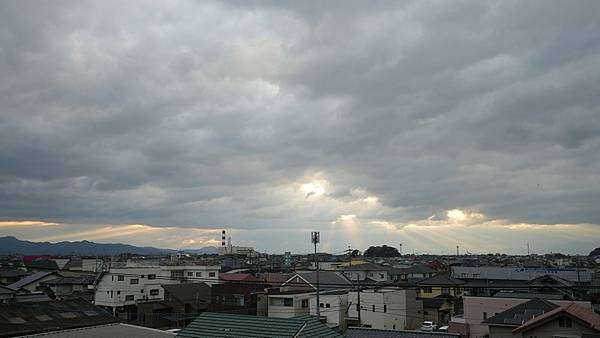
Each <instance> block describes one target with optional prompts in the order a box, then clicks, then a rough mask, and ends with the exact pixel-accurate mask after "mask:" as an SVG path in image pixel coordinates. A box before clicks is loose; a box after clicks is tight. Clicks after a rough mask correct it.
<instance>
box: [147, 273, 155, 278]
mask: <svg viewBox="0 0 600 338" xmlns="http://www.w3.org/2000/svg"><path fill="white" fill-rule="evenodd" d="M148 279H156V275H155V274H151V275H148Z"/></svg>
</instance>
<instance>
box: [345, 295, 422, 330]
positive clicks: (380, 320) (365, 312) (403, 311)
mask: <svg viewBox="0 0 600 338" xmlns="http://www.w3.org/2000/svg"><path fill="white" fill-rule="evenodd" d="M348 302H349V304H350V306H349V309H348V317H351V318H358V311H357V305H358V294H357V292H356V291H351V292H350V293H349V294H348ZM360 303H361V312H360V315H361V323H362V324H363V325H367V326H370V327H372V328H375V329H385V330H411V329H415V328H417V326H418V325H420V324H421V322H422V319H423V315H422V312H421V308H420V307H419V306H418V304H417V300H416V293H415V291H414V290H400V289H392V288H389V289H378V290H365V291H362V292H361V293H360Z"/></svg>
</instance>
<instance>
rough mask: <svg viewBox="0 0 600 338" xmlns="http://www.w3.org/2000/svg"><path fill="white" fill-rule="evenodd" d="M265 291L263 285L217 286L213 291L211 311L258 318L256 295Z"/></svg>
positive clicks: (232, 284)
mask: <svg viewBox="0 0 600 338" xmlns="http://www.w3.org/2000/svg"><path fill="white" fill-rule="evenodd" d="M264 289H265V286H264V285H261V284H240V283H223V284H215V285H213V286H212V290H211V301H210V311H215V312H231V313H236V314H247V315H254V316H256V312H257V295H256V293H257V292H261V291H264Z"/></svg>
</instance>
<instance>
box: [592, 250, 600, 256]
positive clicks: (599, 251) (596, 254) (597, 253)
mask: <svg viewBox="0 0 600 338" xmlns="http://www.w3.org/2000/svg"><path fill="white" fill-rule="evenodd" d="M594 256H600V248H596V249H594V250H593V251H592V252H590V257H594Z"/></svg>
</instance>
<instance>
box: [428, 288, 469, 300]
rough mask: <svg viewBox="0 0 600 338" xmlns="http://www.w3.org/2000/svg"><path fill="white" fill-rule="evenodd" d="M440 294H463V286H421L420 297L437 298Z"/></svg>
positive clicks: (455, 295) (456, 295)
mask: <svg viewBox="0 0 600 338" xmlns="http://www.w3.org/2000/svg"><path fill="white" fill-rule="evenodd" d="M440 295H451V296H454V297H460V296H462V288H457V287H441V286H432V287H428V286H421V289H420V291H419V297H422V298H435V297H437V296H440Z"/></svg>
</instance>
